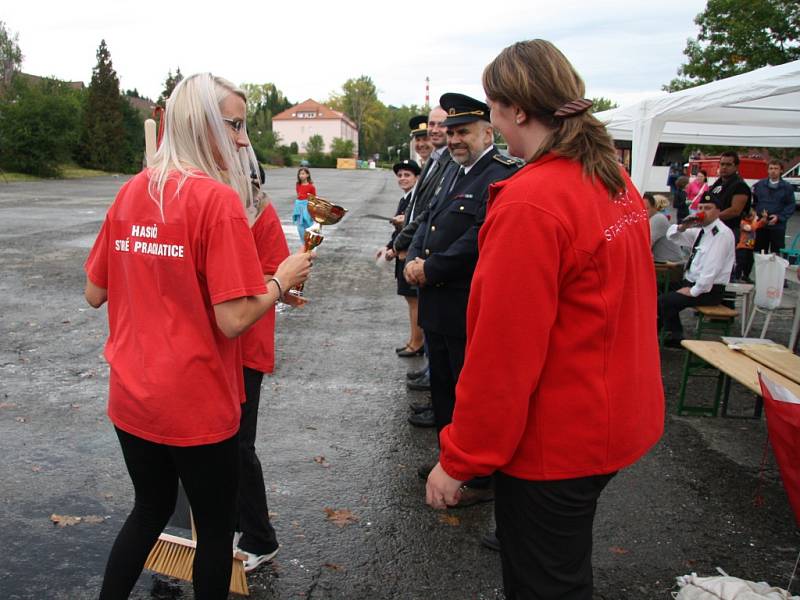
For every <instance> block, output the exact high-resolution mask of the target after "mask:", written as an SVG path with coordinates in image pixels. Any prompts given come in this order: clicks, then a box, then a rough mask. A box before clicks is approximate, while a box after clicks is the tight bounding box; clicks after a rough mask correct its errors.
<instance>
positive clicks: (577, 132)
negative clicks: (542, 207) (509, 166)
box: [483, 40, 625, 196]
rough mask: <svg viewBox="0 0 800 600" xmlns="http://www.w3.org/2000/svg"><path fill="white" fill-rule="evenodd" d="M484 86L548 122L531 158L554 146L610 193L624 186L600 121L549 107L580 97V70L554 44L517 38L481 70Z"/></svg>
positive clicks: (497, 99)
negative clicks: (560, 113)
mask: <svg viewBox="0 0 800 600" xmlns="http://www.w3.org/2000/svg"><path fill="white" fill-rule="evenodd" d="M483 88H484V90H485V91H486V96H487V97H488V98H489V99H490V100H491V101H492V102H501V103H503V104H505V105H511V104H514V105H516V106H518V107H519V108H521V109H522V110H524V111H525V114H526V115H527V116H528V117H529V118H533V119H536V120H538V121H540V122H542V123H544V124H545V125H546V126H547V127H549V128H550V130H551V133H550V135H549V136H547V138H546V139H545V140H544V142H543V143H542V145H541V146H540V147H539V149H538V150H537V151H536V153H535V154H534V156H533V157H531V158H530V160H531V161H533V160H536V159H537V158H539V157H540V156H542V155H543V154H546V153H547V152H551V151H552V152H556V153H558V154H560V155H561V156H564V157H566V158H571V159H573V160H576V161H578V162H580V163H581V165H582V166H583V172H584V173H585V174H586V175H587V176H588V177H590V178H592V179H595V178H597V179H599V180H600V181H601V182H602V183H603V185H604V186H605V187H606V189H607V190H608V192H609V195H611V196H614V195H616V194H617V193H619V192H621V191H623V190H624V189H625V180H624V179H623V177H622V173H621V172H620V165H619V162H618V161H617V156H616V151H615V149H614V142H613V140H612V139H611V136H610V135H609V134H608V132H607V131H606V128H605V126H604V125H603V124H602V123H601V122H600V121H598V120H597V119H596V118H595V117H594V116H592V115H591V114H590V113H588V112H584V113H581V114H577V115H574V116H568V117H564V118H562V117H556V116H554V113H555V112H556V111H557V110H558V109H559V108H561V107H562V106H564V105H565V104H567V103H569V102H572V101H574V100H577V99H579V98H583V95H584V94H585V93H586V88H585V86H584V84H583V80H582V79H581V78H580V75H578V73H577V72H576V71H575V69H574V68H573V66H572V65H571V64H570V62H569V61H568V60H567V58H566V57H565V56H564V55H563V54H562V53H561V51H560V50H559V49H558V48H556V47H555V46H554V45H553V44H551V43H550V42H548V41H545V40H528V41H525V42H517V43H516V44H513V45H511V46H509V47H508V48H506V49H505V50H503V51H502V52H501V53H500V54H499V55H498V56H497V57H496V58H495V59H494V60H493V61H492V62H491V63H489V64H488V65H487V66H486V68H485V69H484V71H483Z"/></svg>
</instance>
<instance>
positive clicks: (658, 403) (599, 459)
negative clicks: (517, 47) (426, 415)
mask: <svg viewBox="0 0 800 600" xmlns="http://www.w3.org/2000/svg"><path fill="white" fill-rule="evenodd" d="M626 183H627V190H626V191H625V192H623V193H622V194H620V195H618V196H617V197H615V198H613V199H612V198H609V196H608V192H607V191H606V189H605V188H604V187H603V186H602V184H600V183H599V182H592V181H591V180H589V179H588V178H587V177H586V176H585V175H584V174H583V172H582V168H581V165H580V164H579V163H577V162H575V161H571V160H568V159H565V158H563V157H558V156H556V155H553V154H548V155H546V156H544V157H542V158H540V159H539V160H537V161H536V162H534V163H532V164H530V165H528V166H526V167H525V168H523V169H521V170H520V171H519V172H518V173H516V174H515V175H514V176H513V177H511V178H509V179H506V180H504V181H500V182H498V183H495V184H493V185H492V186H491V188H490V195H489V203H488V208H487V217H486V221H485V223H484V224H483V226H482V227H481V231H480V235H479V241H478V248H479V259H478V264H477V267H476V269H475V275H474V277H473V280H472V287H471V291H470V299H469V307H468V309H467V348H466V359H465V362H464V368H463V370H462V371H461V375H460V377H459V381H458V386H457V390H456V407H455V413H454V415H453V422H452V423H451V424H450V425H449V426H447V427H446V428H445V429H444V430H443V431H442V433H441V437H440V440H441V456H440V461H441V463H442V466H443V467H444V470H445V471H446V472H447V473H448V474H449V475H450V476H451V477H454V478H456V479H460V480H467V479H471V478H472V477H474V476H477V475H486V474H489V473H492V472H493V471H495V470H500V471H502V472H503V473H506V474H508V475H511V476H513V477H518V478H521V479H527V480H547V479H569V478H574V477H585V476H589V475H597V474H602V473H610V472H613V471H616V470H618V469H620V468H622V467H625V466H627V465H629V464H631V463H632V462H634V461H635V460H637V459H638V458H639V457H640V456H642V455H643V454H644V453H645V452H646V451H647V450H648V449H649V448H650V447H652V446H653V445H654V444H655V443H656V442H657V441H658V439H659V437H660V436H661V433H662V430H663V426H664V393H663V388H662V383H661V368H660V363H659V353H658V342H657V337H656V282H655V273H654V269H653V258H652V254H651V252H650V232H649V224H648V218H647V212H646V211H645V209H644V205H643V203H642V199H641V197H640V196H639V193H638V192H637V191H636V189H635V188H634V187H633V184H631V182H630V180H628V179H627V176H626Z"/></svg>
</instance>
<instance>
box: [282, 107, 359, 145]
mask: <svg viewBox="0 0 800 600" xmlns="http://www.w3.org/2000/svg"><path fill="white" fill-rule="evenodd" d="M272 131H274V132H275V133H277V134H278V135H280V139H281V141H280V143H281V144H282V145H285V146H288V145H289V144H291V143H292V142H297V147H298V148H299V149H300V152H305V151H306V143H307V142H308V140H309V138H310V137H311V136H313V135H321V136H322V139H323V141H324V142H325V150H324V151H325V152H330V151H331V142H332V141H333V138H342V139H343V140H352V141H353V146H354V148H355V150H354V152H355V153H356V154H357V153H358V128H357V127H356V124H355V123H353V121H351V120H350V119H349V118H348V117H347V115H345V114H344V113H340V112H339V111H337V110H333V109H331V108H328V107H327V106H325V105H324V104H320V103H319V102H317V101H315V100H312V99H311V98H309V99H308V100H306V101H305V102H301V103H300V104H296V105H294V106H293V107H291V108H287V109H286V110H285V111H283V112H282V113H279V114H277V115H275V116H274V117H272Z"/></svg>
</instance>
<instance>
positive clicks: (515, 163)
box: [492, 154, 524, 167]
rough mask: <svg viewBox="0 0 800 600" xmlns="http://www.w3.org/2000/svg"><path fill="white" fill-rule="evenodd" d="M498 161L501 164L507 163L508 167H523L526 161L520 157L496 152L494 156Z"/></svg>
mask: <svg viewBox="0 0 800 600" xmlns="http://www.w3.org/2000/svg"><path fill="white" fill-rule="evenodd" d="M492 158H493V159H495V160H496V161H497V162H499V163H500V164H501V165H505V166H506V167H521V166H522V165H523V164H524V163H523V161H522V160H520V159H519V158H514V157H513V156H505V155H503V154H495V155H494V156H493V157H492Z"/></svg>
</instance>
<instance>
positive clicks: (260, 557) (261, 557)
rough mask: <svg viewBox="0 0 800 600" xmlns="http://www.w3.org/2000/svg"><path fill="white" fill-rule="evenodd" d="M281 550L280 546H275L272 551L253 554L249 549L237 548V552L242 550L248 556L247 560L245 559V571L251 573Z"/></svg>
mask: <svg viewBox="0 0 800 600" xmlns="http://www.w3.org/2000/svg"><path fill="white" fill-rule="evenodd" d="M278 550H280V546H278V547H277V548H275V550H273V551H272V552H270V553H268V554H253V553H252V552H248V551H247V550H242V549H241V548H236V551H237V552H241V553H242V554H244V555H245V556H246V557H247V560H245V561H244V572H245V573H249V572H250V571H252V570H253V569H255V568H257V567H259V566H260V565H263V564H264V563H266V562H270V561H271V560H272V559H273V558H275V555H276V554H277V553H278Z"/></svg>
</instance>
